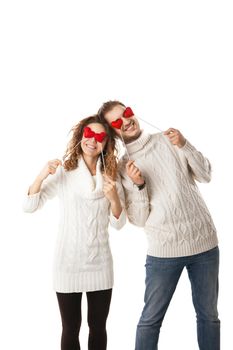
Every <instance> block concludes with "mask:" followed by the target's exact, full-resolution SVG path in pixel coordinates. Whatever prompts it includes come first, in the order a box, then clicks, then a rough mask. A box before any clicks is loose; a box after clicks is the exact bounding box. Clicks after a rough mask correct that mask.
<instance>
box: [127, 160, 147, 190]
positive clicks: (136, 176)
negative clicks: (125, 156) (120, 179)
mask: <svg viewBox="0 0 233 350" xmlns="http://www.w3.org/2000/svg"><path fill="white" fill-rule="evenodd" d="M126 173H127V175H128V176H129V178H130V179H131V180H132V181H133V183H134V184H135V185H139V186H140V185H143V184H144V183H145V180H144V178H143V176H142V174H141V171H140V170H139V169H138V168H137V167H136V165H135V164H134V160H129V161H128V162H127V163H126Z"/></svg>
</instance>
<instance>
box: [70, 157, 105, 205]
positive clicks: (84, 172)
mask: <svg viewBox="0 0 233 350" xmlns="http://www.w3.org/2000/svg"><path fill="white" fill-rule="evenodd" d="M75 170H76V171H75V182H76V183H77V189H78V193H79V194H80V196H81V197H84V198H93V199H94V198H99V197H103V196H104V194H103V175H102V172H101V161H100V158H99V159H98V161H97V164H96V177H95V180H94V179H93V176H92V175H91V173H90V170H89V169H88V167H87V165H86V163H85V161H84V159H83V157H82V156H81V157H80V159H79V162H78V168H77V169H75Z"/></svg>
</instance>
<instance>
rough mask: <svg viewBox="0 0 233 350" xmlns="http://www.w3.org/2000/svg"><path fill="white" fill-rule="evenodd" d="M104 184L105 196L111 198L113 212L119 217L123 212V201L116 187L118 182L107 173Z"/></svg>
mask: <svg viewBox="0 0 233 350" xmlns="http://www.w3.org/2000/svg"><path fill="white" fill-rule="evenodd" d="M103 178H104V186H103V192H104V195H105V197H106V198H107V199H108V200H109V202H110V204H111V211H112V214H113V215H114V216H115V217H116V218H117V219H118V218H119V217H120V215H121V212H122V207H121V202H120V199H119V196H118V193H117V189H116V182H115V181H113V180H112V179H111V178H110V177H109V176H107V175H106V174H104V175H103Z"/></svg>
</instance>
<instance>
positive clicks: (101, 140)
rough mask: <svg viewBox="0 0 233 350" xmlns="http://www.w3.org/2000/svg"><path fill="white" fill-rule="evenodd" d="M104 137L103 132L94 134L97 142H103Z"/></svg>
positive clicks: (104, 133)
mask: <svg viewBox="0 0 233 350" xmlns="http://www.w3.org/2000/svg"><path fill="white" fill-rule="evenodd" d="M106 135H107V134H106V132H104V131H103V132H100V133H99V134H95V139H96V141H98V142H103V140H104V138H105V136H106Z"/></svg>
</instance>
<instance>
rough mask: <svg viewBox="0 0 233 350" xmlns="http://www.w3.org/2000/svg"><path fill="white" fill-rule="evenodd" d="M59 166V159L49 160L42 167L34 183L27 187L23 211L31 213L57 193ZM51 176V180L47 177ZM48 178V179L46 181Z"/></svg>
mask: <svg viewBox="0 0 233 350" xmlns="http://www.w3.org/2000/svg"><path fill="white" fill-rule="evenodd" d="M59 165H61V161H60V160H59V159H55V160H51V161H49V162H48V163H46V165H45V166H44V167H43V169H42V170H41V172H40V173H39V174H38V176H37V177H36V179H35V181H34V182H33V183H32V185H31V186H30V187H29V190H28V195H27V197H26V198H25V201H24V204H23V210H24V211H25V212H28V213H32V212H34V211H35V210H37V209H39V208H41V207H42V206H43V204H44V203H45V201H46V200H47V199H51V198H53V197H54V196H55V195H56V193H57V181H56V180H57V176H55V174H56V172H57V168H58V166H59ZM50 174H51V175H52V176H51V178H50V177H49V178H48V176H49V175H50ZM47 178H48V179H47Z"/></svg>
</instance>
